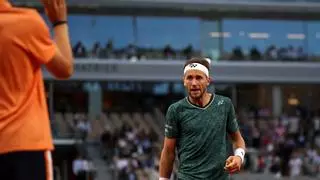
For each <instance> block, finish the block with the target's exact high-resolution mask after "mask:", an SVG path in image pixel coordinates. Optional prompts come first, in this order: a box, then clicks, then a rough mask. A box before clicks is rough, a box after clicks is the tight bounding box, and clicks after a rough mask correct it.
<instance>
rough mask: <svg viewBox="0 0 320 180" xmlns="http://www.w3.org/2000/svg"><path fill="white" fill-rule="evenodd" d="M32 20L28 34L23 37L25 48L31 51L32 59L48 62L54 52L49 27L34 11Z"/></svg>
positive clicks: (43, 62) (42, 62)
mask: <svg viewBox="0 0 320 180" xmlns="http://www.w3.org/2000/svg"><path fill="white" fill-rule="evenodd" d="M33 16H34V18H33V21H32V22H30V23H31V24H30V26H32V28H31V29H30V32H29V33H28V34H29V36H27V37H25V38H27V39H26V42H25V43H26V44H25V45H26V47H27V50H28V51H29V52H30V53H31V55H32V57H33V59H34V60H35V61H36V62H38V63H41V64H46V63H48V62H49V61H50V60H51V59H52V58H53V56H54V55H55V52H56V47H55V44H54V42H53V40H52V39H51V36H50V31H49V28H48V27H47V25H46V23H45V22H44V20H43V19H42V17H41V16H40V15H39V14H38V13H35V14H34V15H33Z"/></svg>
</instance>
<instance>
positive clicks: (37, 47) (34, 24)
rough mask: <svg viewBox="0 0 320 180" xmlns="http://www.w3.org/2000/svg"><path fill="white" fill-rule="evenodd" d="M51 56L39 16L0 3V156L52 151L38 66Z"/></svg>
mask: <svg viewBox="0 0 320 180" xmlns="http://www.w3.org/2000/svg"><path fill="white" fill-rule="evenodd" d="M54 54H55V45H54V43H53V41H52V40H51V38H50V32H49V29H48V27H47V26H46V24H45V22H44V21H43V19H42V18H41V16H40V15H39V14H38V13H37V12H36V11H35V10H31V9H26V8H14V7H11V5H10V4H9V3H4V2H3V1H2V0H0V154H1V153H7V152H13V151H29V150H52V149H53V143H52V137H51V130H50V121H49V115H48V108H47V103H46V97H45V89H44V83H43V77H42V71H41V65H42V64H45V63H48V62H49V60H50V59H52V57H53V56H54Z"/></svg>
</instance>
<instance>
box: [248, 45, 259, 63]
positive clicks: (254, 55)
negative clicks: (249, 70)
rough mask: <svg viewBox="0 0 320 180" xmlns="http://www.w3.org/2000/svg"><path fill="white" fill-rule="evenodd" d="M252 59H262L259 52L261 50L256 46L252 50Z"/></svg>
mask: <svg viewBox="0 0 320 180" xmlns="http://www.w3.org/2000/svg"><path fill="white" fill-rule="evenodd" d="M250 59H251V60H255V61H257V60H261V53H260V52H259V50H258V49H257V48H256V47H253V48H252V49H251V50H250Z"/></svg>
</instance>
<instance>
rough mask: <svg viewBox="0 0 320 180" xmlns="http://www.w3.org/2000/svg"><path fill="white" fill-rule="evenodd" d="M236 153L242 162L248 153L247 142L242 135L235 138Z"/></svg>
mask: <svg viewBox="0 0 320 180" xmlns="http://www.w3.org/2000/svg"><path fill="white" fill-rule="evenodd" d="M233 148H234V155H235V156H239V157H240V158H241V161H242V163H243V162H244V156H245V153H246V144H245V142H244V139H243V138H242V136H236V137H234V138H233Z"/></svg>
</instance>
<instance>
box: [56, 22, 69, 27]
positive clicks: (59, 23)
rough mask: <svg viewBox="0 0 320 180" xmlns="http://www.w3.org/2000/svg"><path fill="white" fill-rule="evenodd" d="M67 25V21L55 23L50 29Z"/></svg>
mask: <svg viewBox="0 0 320 180" xmlns="http://www.w3.org/2000/svg"><path fill="white" fill-rule="evenodd" d="M67 23H68V21H57V22H54V23H52V27H56V26H59V25H62V24H67Z"/></svg>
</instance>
